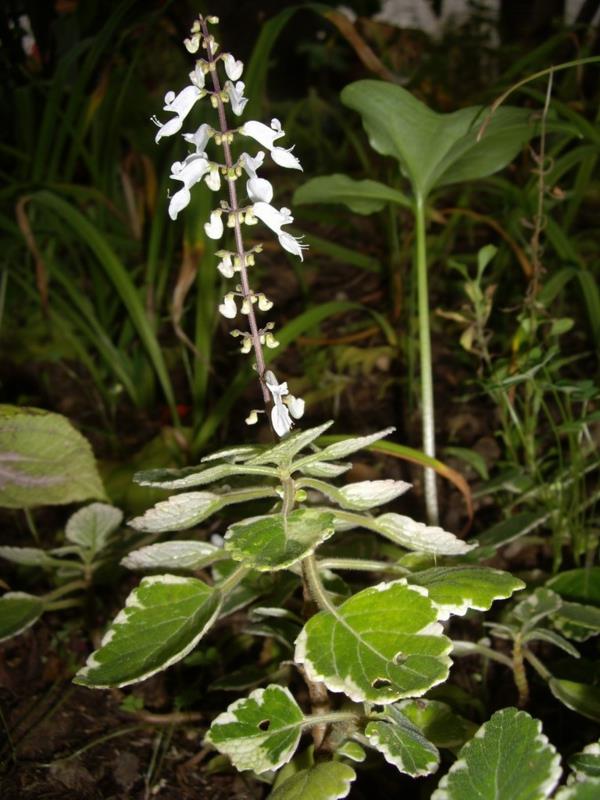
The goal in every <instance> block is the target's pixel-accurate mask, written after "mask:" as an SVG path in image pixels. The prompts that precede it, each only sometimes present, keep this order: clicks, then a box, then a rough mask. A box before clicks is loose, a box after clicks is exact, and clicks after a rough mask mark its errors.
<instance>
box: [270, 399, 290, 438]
mask: <svg viewBox="0 0 600 800" xmlns="http://www.w3.org/2000/svg"><path fill="white" fill-rule="evenodd" d="M271 423H272V424H273V430H274V431H275V433H276V434H277V435H278V436H285V434H286V433H289V432H290V431H291V429H292V424H293V423H292V418H291V417H290V412H289V411H288V410H287V408H286V407H285V406H284V405H283V403H282V402H281V400H280V401H279V403H276V404H275V405H274V406H273V408H272V409H271Z"/></svg>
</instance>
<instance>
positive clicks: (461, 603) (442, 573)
mask: <svg viewBox="0 0 600 800" xmlns="http://www.w3.org/2000/svg"><path fill="white" fill-rule="evenodd" d="M407 580H408V582H409V583H416V584H418V585H419V586H424V587H425V588H426V589H427V592H428V594H429V598H430V600H432V601H433V603H434V604H435V605H436V606H437V608H438V610H439V619H441V620H444V619H448V618H449V617H450V615H452V614H457V615H459V616H462V615H463V614H465V613H466V612H467V611H468V610H469V609H470V608H475V609H477V610H478V611H487V610H488V609H489V608H490V607H491V605H492V603H493V602H494V600H505V599H506V598H507V597H510V596H511V595H512V593H513V592H516V591H519V590H520V589H524V588H525V584H524V583H523V581H521V580H519V578H515V577H514V576H513V575H511V574H510V573H509V572H501V571H500V570H499V569H492V568H491V567H469V566H460V567H433V568H432V569H427V570H424V571H423V572H417V573H413V574H412V575H409V576H408V578H407Z"/></svg>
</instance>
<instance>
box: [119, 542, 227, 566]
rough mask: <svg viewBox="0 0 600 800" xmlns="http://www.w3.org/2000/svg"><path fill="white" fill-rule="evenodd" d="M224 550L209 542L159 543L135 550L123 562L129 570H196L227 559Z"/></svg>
mask: <svg viewBox="0 0 600 800" xmlns="http://www.w3.org/2000/svg"><path fill="white" fill-rule="evenodd" d="M226 557H227V556H226V554H224V553H223V550H222V548H220V547H215V545H214V544H209V543H208V542H196V541H182V540H177V541H174V542H159V543H158V544H150V545H147V546H146V547H141V548H140V549H139V550H134V551H133V552H131V553H129V555H127V556H125V558H123V559H122V560H121V564H122V565H123V566H124V567H127V569H163V570H171V569H175V570H195V569H200V567H205V566H207V565H208V564H212V563H213V562H215V561H218V560H219V559H220V558H226Z"/></svg>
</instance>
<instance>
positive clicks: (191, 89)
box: [153, 86, 201, 142]
mask: <svg viewBox="0 0 600 800" xmlns="http://www.w3.org/2000/svg"><path fill="white" fill-rule="evenodd" d="M200 96H201V91H200V89H198V87H197V86H186V87H185V89H182V90H181V91H180V92H179V94H178V95H176V94H175V92H167V93H166V95H165V105H164V106H163V110H164V111H171V112H172V113H173V114H175V115H176V116H174V117H173V118H172V119H170V120H169V121H168V122H165V123H164V125H163V124H162V123H161V122H159V120H157V119H156V118H154V119H153V122H154V123H155V124H156V125H158V127H159V131H158V133H157V134H156V138H155V141H156V142H158V141H159V140H160V139H162V137H163V136H172V135H173V134H174V133H177V131H179V130H181V126H182V125H183V122H184V120H185V118H186V117H187V115H188V114H189V113H190V111H191V110H192V108H193V106H194V103H195V102H196V101H197V100H198V99H199V98H200Z"/></svg>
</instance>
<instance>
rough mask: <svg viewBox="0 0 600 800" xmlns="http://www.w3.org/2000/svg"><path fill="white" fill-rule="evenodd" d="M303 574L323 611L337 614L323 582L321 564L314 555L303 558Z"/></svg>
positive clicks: (312, 595) (312, 594) (311, 593)
mask: <svg viewBox="0 0 600 800" xmlns="http://www.w3.org/2000/svg"><path fill="white" fill-rule="evenodd" d="M302 575H303V577H304V580H305V582H306V585H307V586H308V590H309V592H310V596H311V597H312V599H313V600H314V601H315V603H316V604H317V605H318V606H319V608H321V609H322V610H323V611H329V612H330V613H331V614H337V609H336V607H335V606H334V605H333V603H332V602H331V600H330V599H329V596H328V594H327V590H326V589H325V587H324V586H323V584H322V582H321V576H320V575H319V566H318V564H317V559H316V558H315V557H314V556H307V557H306V558H303V559H302Z"/></svg>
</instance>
